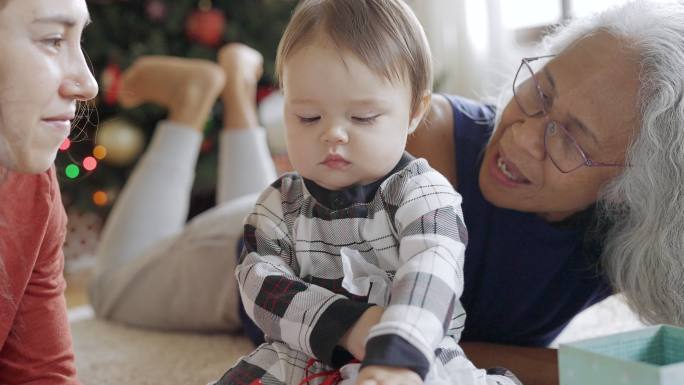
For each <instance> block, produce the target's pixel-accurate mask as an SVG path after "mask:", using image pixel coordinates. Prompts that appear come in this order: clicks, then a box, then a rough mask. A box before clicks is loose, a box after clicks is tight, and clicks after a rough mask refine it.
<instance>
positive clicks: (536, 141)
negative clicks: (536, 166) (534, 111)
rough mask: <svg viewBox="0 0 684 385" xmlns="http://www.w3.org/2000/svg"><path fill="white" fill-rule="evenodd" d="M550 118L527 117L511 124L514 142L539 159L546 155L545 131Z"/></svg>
mask: <svg viewBox="0 0 684 385" xmlns="http://www.w3.org/2000/svg"><path fill="white" fill-rule="evenodd" d="M547 124H548V119H547V118H546V117H539V118H530V117H528V118H526V119H524V120H522V121H520V122H519V123H515V124H513V126H511V128H510V129H511V133H512V135H513V142H514V143H515V144H516V145H517V146H518V147H520V148H521V149H523V150H524V151H526V152H527V153H528V154H530V156H532V157H533V158H534V159H537V160H539V161H542V160H544V158H545V157H546V150H545V147H544V131H545V130H546V125H547Z"/></svg>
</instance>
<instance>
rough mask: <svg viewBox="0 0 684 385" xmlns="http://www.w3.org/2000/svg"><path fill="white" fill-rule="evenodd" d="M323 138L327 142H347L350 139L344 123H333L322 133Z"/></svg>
mask: <svg viewBox="0 0 684 385" xmlns="http://www.w3.org/2000/svg"><path fill="white" fill-rule="evenodd" d="M321 140H322V141H323V143H326V144H345V143H347V142H348V141H349V135H348V134H347V130H346V129H345V128H344V127H343V126H342V125H340V124H338V123H332V124H330V126H328V127H327V128H326V129H325V131H324V132H323V134H322V135H321Z"/></svg>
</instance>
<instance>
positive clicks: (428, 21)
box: [56, 0, 625, 272]
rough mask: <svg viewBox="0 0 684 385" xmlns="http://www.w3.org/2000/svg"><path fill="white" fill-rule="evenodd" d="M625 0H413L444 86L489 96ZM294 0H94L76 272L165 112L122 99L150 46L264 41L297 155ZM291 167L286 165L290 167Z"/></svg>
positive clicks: (71, 198) (196, 202)
mask: <svg viewBox="0 0 684 385" xmlns="http://www.w3.org/2000/svg"><path fill="white" fill-rule="evenodd" d="M624 1H625V0H515V1H512V0H412V1H408V3H409V4H410V5H411V6H412V7H413V8H414V10H415V12H416V14H417V15H418V17H419V19H420V20H421V22H422V23H423V25H424V27H425V30H426V33H427V35H428V38H429V40H430V44H431V46H432V50H433V57H434V63H435V85H434V86H435V91H436V92H446V93H455V94H459V95H463V96H467V97H471V98H475V99H490V97H491V96H492V95H495V94H496V93H497V88H498V87H501V86H505V87H510V78H511V77H512V75H513V72H514V71H515V70H516V69H517V65H518V63H519V60H520V59H521V58H522V57H525V56H534V55H535V54H537V52H535V50H534V45H535V43H537V42H538V41H539V40H540V39H541V38H542V37H543V36H544V34H545V33H546V32H547V31H549V30H550V29H551V28H552V27H553V26H554V25H556V24H557V23H560V22H562V21H563V20H566V19H569V18H572V17H576V16H581V15H584V14H588V13H591V12H595V11H599V10H601V9H605V8H607V7H609V6H611V5H614V4H617V3H621V2H624ZM295 5H296V1H295V0H88V6H89V9H90V13H91V17H92V19H93V23H92V24H91V25H90V26H88V27H87V29H86V31H85V35H84V41H83V46H84V50H85V52H86V54H87V55H88V57H89V58H90V60H91V62H92V68H93V72H94V73H95V77H96V79H97V80H98V82H99V85H100V92H99V95H98V97H97V99H96V100H94V101H93V102H92V103H90V105H89V108H88V111H87V112H86V113H85V114H84V116H83V118H82V119H81V121H80V122H79V124H78V129H75V130H74V132H73V133H72V135H71V137H70V138H69V139H68V140H67V141H65V142H64V144H63V145H62V148H61V150H60V152H59V155H58V157H57V161H56V164H57V170H58V175H59V178H60V183H61V186H62V194H63V199H64V202H65V206H66V209H67V212H68V214H69V228H68V235H67V242H66V244H65V247H64V250H65V255H66V258H67V261H66V270H67V272H75V271H79V270H84V269H85V270H87V269H88V268H89V267H90V266H92V262H93V258H92V254H93V252H94V250H95V247H96V245H97V242H98V237H99V232H100V230H101V228H102V225H103V223H104V221H105V219H106V217H107V214H108V212H109V210H110V209H111V207H112V205H113V204H114V203H115V202H116V199H117V195H118V194H119V191H120V189H121V188H122V187H123V185H124V183H125V181H126V178H127V176H128V174H129V173H130V172H131V170H132V168H133V166H134V165H135V162H136V160H137V158H138V157H139V156H140V154H141V153H142V152H143V151H144V149H145V146H146V145H147V142H148V140H149V139H150V137H151V134H152V132H153V130H154V127H155V125H156V123H157V121H159V120H160V119H163V118H164V117H165V115H166V111H164V110H163V109H161V108H159V107H157V106H154V105H143V106H140V107H138V108H135V109H128V110H124V109H122V108H120V107H119V106H118V105H117V102H116V100H117V97H118V92H119V88H120V78H121V73H122V72H123V71H124V70H125V69H126V68H127V67H128V66H129V65H130V64H131V63H132V62H133V61H135V59H136V58H137V57H139V56H142V55H174V56H183V57H192V58H205V59H210V60H214V59H215V58H216V53H217V50H218V48H220V47H221V46H222V45H223V44H225V43H228V42H242V43H245V44H248V45H250V46H252V47H254V48H256V49H257V50H259V51H260V52H261V53H262V54H263V55H264V59H265V63H264V64H265V73H264V77H263V79H262V81H261V83H260V86H259V92H258V95H257V99H258V103H259V108H260V117H261V120H262V124H263V125H264V127H265V128H266V130H267V132H268V136H269V144H270V147H271V151H272V153H273V155H274V157H275V159H276V160H277V161H279V162H278V164H286V163H287V162H286V161H284V159H285V158H286V155H285V148H284V142H283V140H282V124H281V122H280V118H279V117H280V104H279V93H278V92H277V90H276V88H275V85H274V83H273V75H272V74H273V64H274V63H273V62H274V58H275V52H276V47H277V45H278V40H279V39H280V35H281V33H282V31H283V29H284V27H285V25H286V23H287V21H288V19H289V17H290V14H291V12H292V10H293V8H294V6H295ZM221 107H222V106H221V104H220V103H217V104H216V106H215V107H214V110H213V114H212V118H211V119H209V121H207V123H206V127H205V139H204V143H203V145H202V152H201V155H200V158H199V162H198V166H197V169H196V180H195V186H194V188H193V198H192V202H191V208H190V214H189V216H194V215H196V214H198V213H199V212H201V211H203V210H205V209H207V208H209V207H211V206H213V204H214V186H215V179H216V155H217V154H216V140H217V134H218V132H219V130H220V128H221V125H222V122H221V118H220V116H221ZM285 167H286V166H283V168H285Z"/></svg>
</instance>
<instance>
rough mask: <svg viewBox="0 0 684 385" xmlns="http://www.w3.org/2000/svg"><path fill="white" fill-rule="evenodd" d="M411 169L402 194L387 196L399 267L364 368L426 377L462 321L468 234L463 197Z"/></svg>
mask: <svg viewBox="0 0 684 385" xmlns="http://www.w3.org/2000/svg"><path fill="white" fill-rule="evenodd" d="M412 169H413V171H412V173H406V174H405V177H404V178H401V179H399V181H400V182H399V183H401V191H402V194H401V196H400V197H389V196H388V197H386V201H387V202H391V201H392V200H394V201H395V204H396V205H398V206H399V207H398V208H397V211H396V214H395V216H394V218H393V219H394V223H395V226H396V229H397V232H398V235H399V238H400V246H399V258H400V267H399V269H398V270H397V272H396V275H395V277H394V281H393V283H392V293H391V300H390V303H389V305H388V307H387V309H386V310H385V311H384V313H383V315H382V318H381V320H380V323H379V324H378V325H376V326H375V327H373V328H372V329H371V331H370V334H369V338H368V341H367V342H366V355H365V359H364V361H363V365H364V367H372V366H392V367H399V368H407V369H411V370H412V371H414V372H416V373H417V374H418V375H419V376H420V378H422V379H424V378H425V376H426V375H427V373H428V371H429V369H430V362H431V361H432V360H433V358H434V350H435V349H436V348H437V346H438V345H439V343H440V342H441V341H442V339H443V338H444V336H445V335H446V333H447V331H448V330H447V328H448V327H449V326H450V324H451V323H452V321H453V320H454V319H456V318H458V319H464V318H465V317H463V315H464V314H463V311H462V307H461V305H460V302H459V298H460V295H461V293H462V291H463V260H464V251H465V242H466V240H467V233H466V230H465V225H464V223H463V220H462V213H461V208H460V203H461V196H460V195H459V194H458V193H457V192H456V191H454V189H453V187H452V186H451V184H450V183H449V182H448V181H447V180H446V178H444V177H443V176H442V175H441V174H439V173H437V172H436V171H434V170H429V169H426V166H421V165H418V167H414V168H412ZM388 191H390V190H389V189H388ZM395 191H396V189H395ZM451 334H455V335H457V334H458V333H451Z"/></svg>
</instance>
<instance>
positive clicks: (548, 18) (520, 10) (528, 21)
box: [500, 0, 562, 29]
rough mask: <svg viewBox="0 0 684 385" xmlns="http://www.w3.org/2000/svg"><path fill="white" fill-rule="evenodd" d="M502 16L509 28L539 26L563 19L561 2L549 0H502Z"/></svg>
mask: <svg viewBox="0 0 684 385" xmlns="http://www.w3.org/2000/svg"><path fill="white" fill-rule="evenodd" d="M500 4H501V18H502V19H503V23H504V26H505V27H506V28H509V29H519V28H530V27H539V26H544V25H549V24H555V23H557V22H559V21H560V20H561V16H562V11H561V2H560V1H549V0H544V1H540V0H501V3H500Z"/></svg>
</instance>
